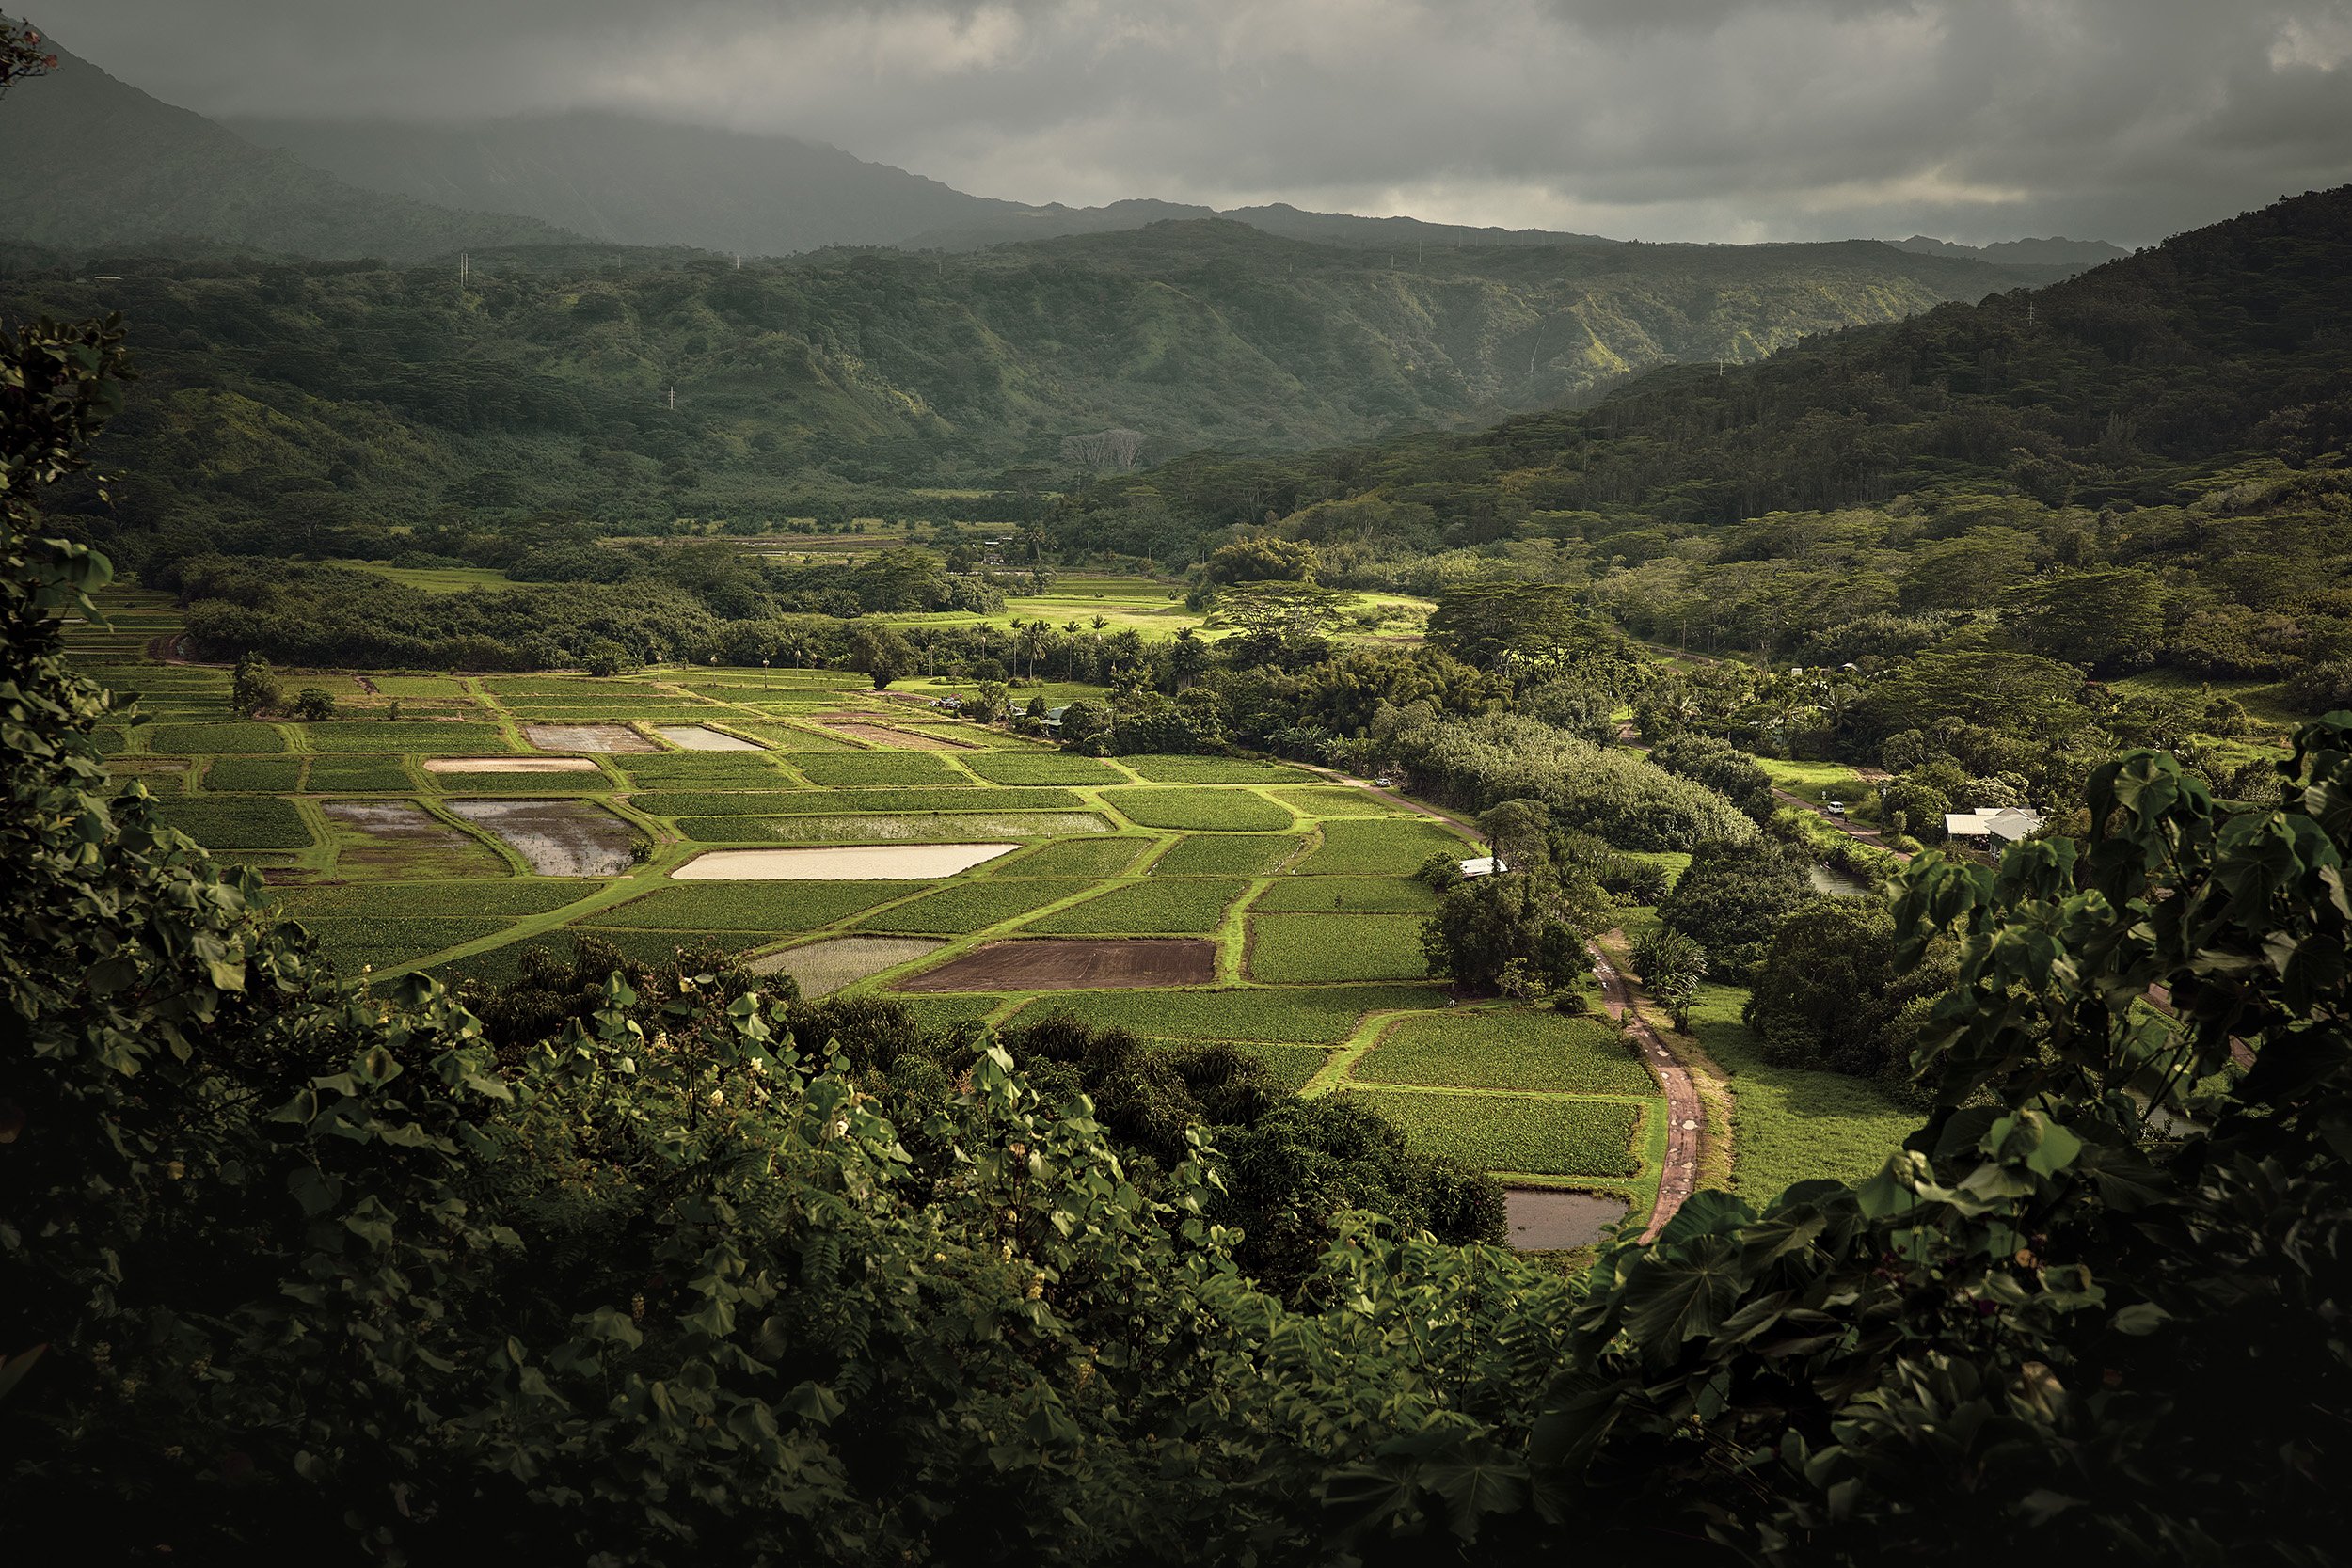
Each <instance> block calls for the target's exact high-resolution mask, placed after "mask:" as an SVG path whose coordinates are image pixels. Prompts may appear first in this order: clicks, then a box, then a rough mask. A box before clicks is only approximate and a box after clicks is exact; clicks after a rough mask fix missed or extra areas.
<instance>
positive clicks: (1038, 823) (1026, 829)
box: [677, 811, 1110, 844]
mask: <svg viewBox="0 0 2352 1568" xmlns="http://www.w3.org/2000/svg"><path fill="white" fill-rule="evenodd" d="M1109 826H1110V824H1109V823H1107V822H1105V821H1104V820H1103V819H1102V818H1101V817H1099V816H1095V815H1094V814H1093V813H1091V812H1082V811H1078V812H1071V811H1063V812H968V813H959V814H956V815H954V816H938V815H933V816H688V817H681V818H679V819H678V823H677V831H678V832H680V833H682V834H684V835H685V836H686V837H688V838H691V839H692V840H694V841H695V842H696V843H699V844H986V843H989V842H991V841H993V840H995V839H1000V838H1003V839H1025V838H1070V837H1074V836H1076V835H1077V834H1080V833H1099V832H1104V831H1105V830H1107V829H1108V828H1109Z"/></svg>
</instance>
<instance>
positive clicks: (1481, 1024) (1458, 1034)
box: [1354, 1007, 1658, 1096]
mask: <svg viewBox="0 0 2352 1568" xmlns="http://www.w3.org/2000/svg"><path fill="white" fill-rule="evenodd" d="M1354 1076H1355V1078H1356V1079H1357V1080H1358V1081H1359V1082H1362V1083H1370V1084H1408V1085H1437V1086H1443V1087H1451V1088H1462V1089H1548V1090H1553V1091H1557V1092H1562V1093H1570V1094H1580V1093H1581V1094H1631V1095H1645V1096H1646V1095H1655V1094H1656V1093H1657V1092H1658V1085H1657V1081H1656V1080H1654V1079H1653V1078H1651V1077H1650V1075H1649V1070H1648V1069H1646V1068H1645V1067H1643V1066H1642V1064H1641V1062H1640V1061H1639V1060H1637V1059H1636V1058H1635V1056H1634V1054H1633V1052H1632V1050H1631V1049H1630V1048H1629V1046H1628V1045H1627V1044H1626V1037H1625V1036H1624V1034H1623V1033H1621V1032H1620V1031H1619V1030H1618V1028H1617V1026H1616V1025H1615V1024H1613V1023H1611V1022H1606V1021H1603V1020H1600V1019H1596V1018H1567V1017H1564V1016H1562V1015H1561V1014H1559V1013H1555V1012H1553V1011H1552V1010H1551V1009H1550V1008H1549V1007H1542V1008H1514V1009H1512V1010H1511V1011H1509V1012H1501V1011H1496V1010H1493V1009H1489V1008H1483V1007H1482V1008H1477V1009H1472V1010H1464V1011H1457V1012H1448V1013H1434V1014H1431V1015H1429V1016H1428V1017H1425V1018H1408V1019H1406V1020H1403V1021H1402V1022H1399V1023H1397V1024H1396V1025H1395V1026H1394V1027H1393V1028H1391V1030H1390V1031H1389V1032H1388V1033H1387V1034H1386V1035H1384V1036H1382V1037H1381V1039H1380V1043H1379V1044H1377V1045H1375V1046H1374V1047H1373V1048H1372V1050H1371V1051H1370V1052H1369V1053H1366V1054H1365V1055H1364V1057H1363V1058H1362V1059H1361V1060H1360V1061H1359V1062H1358V1063H1357V1064H1356V1067H1355V1071H1354Z"/></svg>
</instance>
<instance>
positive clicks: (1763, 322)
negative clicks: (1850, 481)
mask: <svg viewBox="0 0 2352 1568" xmlns="http://www.w3.org/2000/svg"><path fill="white" fill-rule="evenodd" d="M33 85H34V86H35V87H40V86H45V85H46V84H45V83H35V84H33ZM100 270H102V271H103V272H104V273H106V274H110V275H113V276H110V277H97V278H91V277H77V276H74V275H73V274H72V273H69V272H67V271H65V270H63V269H56V270H52V271H49V272H46V273H35V274H32V275H29V276H19V277H14V278H11V279H8V281H7V283H6V286H5V287H4V288H0V309H6V310H7V311H8V312H9V313H10V314H12V315H32V314H40V313H44V312H45V313H50V314H68V315H71V314H83V313H90V312H98V311H105V310H117V309H119V310H121V311H123V312H124V313H125V314H126V315H127V316H129V317H130V318H131V319H132V320H134V321H135V323H136V324H137V325H136V327H135V341H134V352H135V356H136V357H137V363H138V365H139V367H140V371H141V373H142V374H143V375H144V376H145V377H146V386H145V388H144V396H143V397H142V399H141V402H140V404H139V406H138V408H137V409H136V410H135V411H134V413H133V414H132V415H131V417H130V418H129V419H127V420H125V421H123V423H122V424H121V425H120V426H119V427H118V428H117V430H116V431H115V432H114V433H113V434H112V435H111V436H110V437H109V445H108V451H107V453H106V456H107V461H108V463H109V465H110V467H112V469H113V471H114V472H116V473H117V474H119V475H120V476H121V477H122V480H123V483H121V484H120V485H119V486H118V487H117V489H116V492H115V494H116V501H117V504H116V506H115V508H114V510H113V511H112V512H111V513H106V514H104V516H105V517H106V518H109V519H111V521H108V522H101V523H96V524H93V525H92V526H98V527H111V526H113V525H114V524H115V523H119V525H120V526H122V527H123V528H125V529H127V530H129V531H133V532H137V531H143V530H149V529H153V528H156V527H160V526H166V525H168V526H171V527H175V528H183V529H186V528H195V529H203V528H207V527H209V526H212V525H214V524H216V523H217V524H241V523H246V522H250V521H255V520H266V521H268V522H269V523H270V524H271V526H272V528H273V530H274V537H275V539H276V541H277V543H278V546H279V547H287V546H291V547H294V548H300V547H302V546H303V542H304V540H305V539H306V537H307V533H306V531H307V530H310V529H313V528H318V527H331V526H333V525H335V524H337V523H339V522H344V521H350V520H354V519H357V520H360V521H365V522H371V523H374V522H395V523H414V522H420V521H422V520H424V519H425V518H427V517H429V516H430V515H432V513H433V512H434V511H435V510H436V509H437V507H439V506H441V505H443V504H445V503H449V502H462V503H467V504H472V505H476V506H485V505H488V506H501V505H503V506H515V507H524V508H532V507H559V508H564V509H569V510H572V511H576V512H579V513H582V514H585V515H589V516H591V517H594V518H596V519H598V520H600V521H602V522H604V523H606V524H607V525H609V526H611V527H612V528H615V529H622V530H628V529H634V528H643V527H645V526H647V525H654V524H663V525H666V524H667V523H668V522H669V521H670V520H671V519H673V518H675V517H679V516H697V517H716V518H728V519H735V520H739V521H741V522H744V523H747V524H757V523H760V522H762V521H768V520H772V519H774V518H776V517H778V516H781V515H794V514H797V515H809V514H810V513H811V512H812V511H814V510H815V509H816V508H817V506H818V500H817V499H814V498H815V497H817V496H819V495H821V494H822V493H823V491H824V488H825V487H826V486H828V485H833V486H838V485H840V484H843V483H858V482H866V481H881V482H887V483H892V484H896V485H918V484H924V483H955V482H970V481H973V480H975V479H986V478H989V477H991V476H995V475H998V474H1000V473H1001V472H1002V470H1003V469H1005V468H1006V467H1008V466H1012V465H1023V464H1027V465H1036V466H1041V468H1042V470H1043V475H1042V476H1041V477H1055V476H1060V475H1064V474H1066V473H1067V472H1068V467H1067V465H1066V464H1065V463H1064V462H1063V456H1062V454H1063V443H1064V441H1065V440H1066V439H1067V438H1068V437H1070V436H1081V435H1085V434H1088V433H1094V432H1101V431H1104V430H1105V429H1124V430H1130V431H1133V432H1136V433H1137V436H1138V437H1139V441H1138V443H1137V446H1138V450H1139V451H1140V452H1141V453H1142V454H1143V455H1145V456H1147V457H1149V456H1152V455H1153V454H1158V455H1162V456H1168V455H1173V454H1175V453H1178V452H1182V451H1188V450H1192V449H1195V448H1199V447H1203V446H1219V447H1223V448H1227V449H1232V450H1241V451H1284V450H1289V449H1295V448H1298V447H1304V446H1311V445H1314V444H1317V443H1323V442H1329V441H1332V440H1335V439H1347V438H1358V437H1361V436H1368V435H1371V434H1374V433H1375V432H1378V431H1381V430H1384V429H1388V428H1393V427H1411V426H1427V425H1432V424H1447V423H1460V422H1463V421H1465V420H1470V419H1473V418H1476V417H1478V416H1480V415H1481V414H1491V413H1493V412H1498V411H1502V410H1505V409H1508V408H1510V407H1513V406H1521V407H1524V406H1531V405H1538V404H1549V403H1551V402H1554V401H1556V400H1558V399H1560V398H1563V397H1569V396H1574V395H1576V394H1579V393H1581V392H1587V391H1590V390H1591V389H1593V388H1597V387H1598V386H1601V385H1603V384H1605V383H1606V382H1607V381H1609V380H1610V379H1611V378H1613V377H1615V376H1618V375H1621V374H1624V373H1626V372H1629V371H1633V370H1638V369H1642V368H1645V367H1647V366H1652V365H1656V364H1658V363H1660V362H1661V361H1664V360H1669V359H1676V358H1703V359H1706V360H1708V362H1709V363H1710V365H1711V363H1712V362H1713V361H1714V360H1715V359H1716V358H1717V357H1718V356H1721V357H1724V358H1730V359H1738V358H1743V357H1753V356H1756V355H1758V354H1761V353H1764V352H1766V351H1769V350H1770V349H1772V348H1773V347H1775V346H1778V345H1780V344H1783V343H1787V342H1790V341H1794V340H1795V339H1796V338H1797V337H1798V336H1799V335H1801V334H1803V333H1805V332H1809V331H1818V330H1820V329H1821V328H1824V327H1829V326H1835V325H1844V324H1846V323H1849V322H1853V321H1877V320H1887V319H1891V318H1894V317H1898V316H1902V315H1906V314H1909V313H1912V312H1914V311H1917V310H1920V309H1927V308H1929V307H1930V306H1932V305H1933V304H1935V303H1936V302H1938V301H1939V300H1944V299H1948V298H1953V297H1969V296H1974V295H1977V294H1979V293H1983V292H1984V291H1985V290H1987V289H1989V288H1992V287H1994V286H1995V285H1997V284H1998V283H2000V282H2001V281H2003V280H2004V279H2005V278H2006V277H2007V276H2008V275H2007V274H2005V273H2003V272H2002V271H2001V270H2000V269H1997V268H1993V267H1988V266H1985V265H1983V264H1981V263H1976V262H1969V261H1950V260H1945V259H1939V258H1932V257H1920V256H1912V255H1908V254H1905V253H1902V252H1899V251H1896V250H1893V249H1891V248H1889V247H1886V246H1883V245H1875V244H1870V243H1865V242H1856V243H1851V244H1843V245H1786V246H1754V247H1728V246H1721V247H1719V246H1670V245H1656V246H1653V245H1642V246H1631V245H1628V246H1619V247H1615V248H1613V249H1610V250H1605V251H1594V250H1588V249H1555V248H1545V247H1490V248H1485V249H1468V250H1463V251H1459V252H1455V251H1433V252H1431V253H1430V254H1429V255H1428V256H1427V258H1426V259H1425V261H1422V262H1420V263H1418V264H1417V263H1416V262H1415V261H1414V260H1413V258H1411V257H1410V256H1409V255H1406V256H1399V257H1396V258H1393V259H1392V258H1391V257H1389V256H1388V255H1386V254H1382V253H1374V252H1368V251H1364V250H1360V249H1339V248H1333V247H1326V246H1317V245H1308V244H1304V243H1301V242H1296V241H1290V240H1283V239H1279V238H1276V237H1274V236H1271V235H1267V234H1264V233H1261V232H1258V231H1256V230H1250V229H1248V228H1245V227H1243V226H1240V225H1237V224H1231V223H1224V222H1206V223H1184V224H1168V225H1161V226H1158V227H1155V228H1152V229H1148V230H1139V231H1136V232H1132V233H1119V234H1104V235H1095V236H1088V237H1081V238H1073V239H1067V240H1060V241H1054V242H1049V243H1045V244H1041V245H1025V246H1012V247H1007V248H1002V249H998V250H994V251H990V252H986V253H983V254H979V255H975V256H969V257H957V258H942V257H934V256H919V257H918V256H907V255H900V254H895V253H844V252H828V253H825V254H822V255H819V256H817V257H813V258H808V259H804V260H802V261H794V262H788V263H769V264H752V265H746V266H744V267H742V268H740V269H737V268H735V267H732V266H731V265H729V264H728V263H726V262H723V261H679V260H677V259H676V258H675V256H674V255H666V254H662V253H644V252H628V253H623V254H621V255H618V256H612V255H609V254H608V255H605V256H597V255H596V254H595V253H594V252H583V251H580V250H578V249H564V248H557V249H553V250H534V251H526V252H517V253H500V254H497V255H490V254H485V253H480V252H477V253H476V254H475V257H474V259H473V265H472V269H471V271H470V273H469V275H465V276H461V275H460V274H459V272H458V270H457V268H456V267H455V266H453V265H447V264H442V265H435V266H431V267H416V268H408V269H391V268H384V267H380V266H373V265H367V264H355V263H324V262H305V263H285V264H273V265H262V264H257V263H241V262H233V261H207V262H187V263H172V262H161V261H136V260H119V261H104V262H103V263H101V268H100ZM673 394H675V398H674V397H673ZM65 504H67V505H68V506H69V507H78V508H82V509H85V510H87V511H90V512H92V513H93V515H96V514H98V513H100V512H101V510H102V509H99V508H98V507H97V505H96V502H95V500H94V497H93V495H92V494H91V492H89V491H87V490H85V491H83V492H81V493H80V495H79V496H78V497H76V498H73V499H68V500H67V501H66V503H65Z"/></svg>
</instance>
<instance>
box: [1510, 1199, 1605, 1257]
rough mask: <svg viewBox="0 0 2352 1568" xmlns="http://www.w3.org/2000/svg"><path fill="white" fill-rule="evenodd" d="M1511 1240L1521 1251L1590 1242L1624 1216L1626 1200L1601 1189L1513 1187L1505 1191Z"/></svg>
mask: <svg viewBox="0 0 2352 1568" xmlns="http://www.w3.org/2000/svg"><path fill="white" fill-rule="evenodd" d="M1502 1207H1503V1213H1504V1215H1505V1216H1506V1219H1507V1222H1508V1223H1509V1225H1510V1227H1511V1244H1512V1245H1513V1246H1514V1247H1517V1248H1518V1250H1519V1251H1521V1252H1565V1251H1566V1250H1567V1249H1569V1248H1570V1247H1581V1246H1591V1245H1592V1244H1593V1243H1595V1242H1597V1241H1599V1240H1600V1238H1601V1233H1602V1232H1603V1231H1605V1230H1607V1229H1608V1228H1609V1227H1611V1226H1613V1225H1614V1224H1616V1223H1617V1222H1618V1221H1619V1220H1621V1219H1623V1218H1625V1213H1626V1210H1625V1200H1624V1199H1623V1198H1618V1197H1607V1196H1602V1195H1601V1194H1598V1193H1563V1192H1554V1191H1551V1190H1549V1189H1548V1188H1544V1187H1510V1188H1506V1189H1505V1190H1504V1192H1503V1195H1502Z"/></svg>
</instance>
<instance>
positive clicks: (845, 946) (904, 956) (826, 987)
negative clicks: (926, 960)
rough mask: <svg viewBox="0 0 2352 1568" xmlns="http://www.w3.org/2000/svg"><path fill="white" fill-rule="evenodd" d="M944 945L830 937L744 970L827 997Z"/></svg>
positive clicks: (804, 992)
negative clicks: (783, 978)
mask: <svg viewBox="0 0 2352 1568" xmlns="http://www.w3.org/2000/svg"><path fill="white" fill-rule="evenodd" d="M944 945H946V944H945V943H943V942H936V941H932V940H930V939H927V938H923V937H830V938H828V939H826V940H825V941H823V942H810V943H809V944H808V945H806V946H805V947H795V948H792V949H790V950H788V951H787V952H783V953H771V954H769V955H768V956H767V957H766V958H754V959H753V960H752V961H751V963H750V964H749V965H747V966H746V967H748V968H749V969H750V970H751V972H752V973H753V974H789V975H791V976H792V978H793V979H795V980H798V981H799V982H800V983H801V994H802V995H803V996H829V995H831V994H832V993H833V992H834V991H837V990H840V989H841V988H842V987H843V986H847V985H850V984H853V983H855V982H856V981H859V980H863V979H865V978H866V976H867V975H868V974H881V973H882V971H883V970H885V969H890V968H894V967H896V966H897V965H898V964H902V963H905V962H906V961H907V960H909V959H910V958H921V957H922V956H923V955H924V954H926V953H930V952H935V951H937V950H938V949H939V948H940V947H942V946H944Z"/></svg>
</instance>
